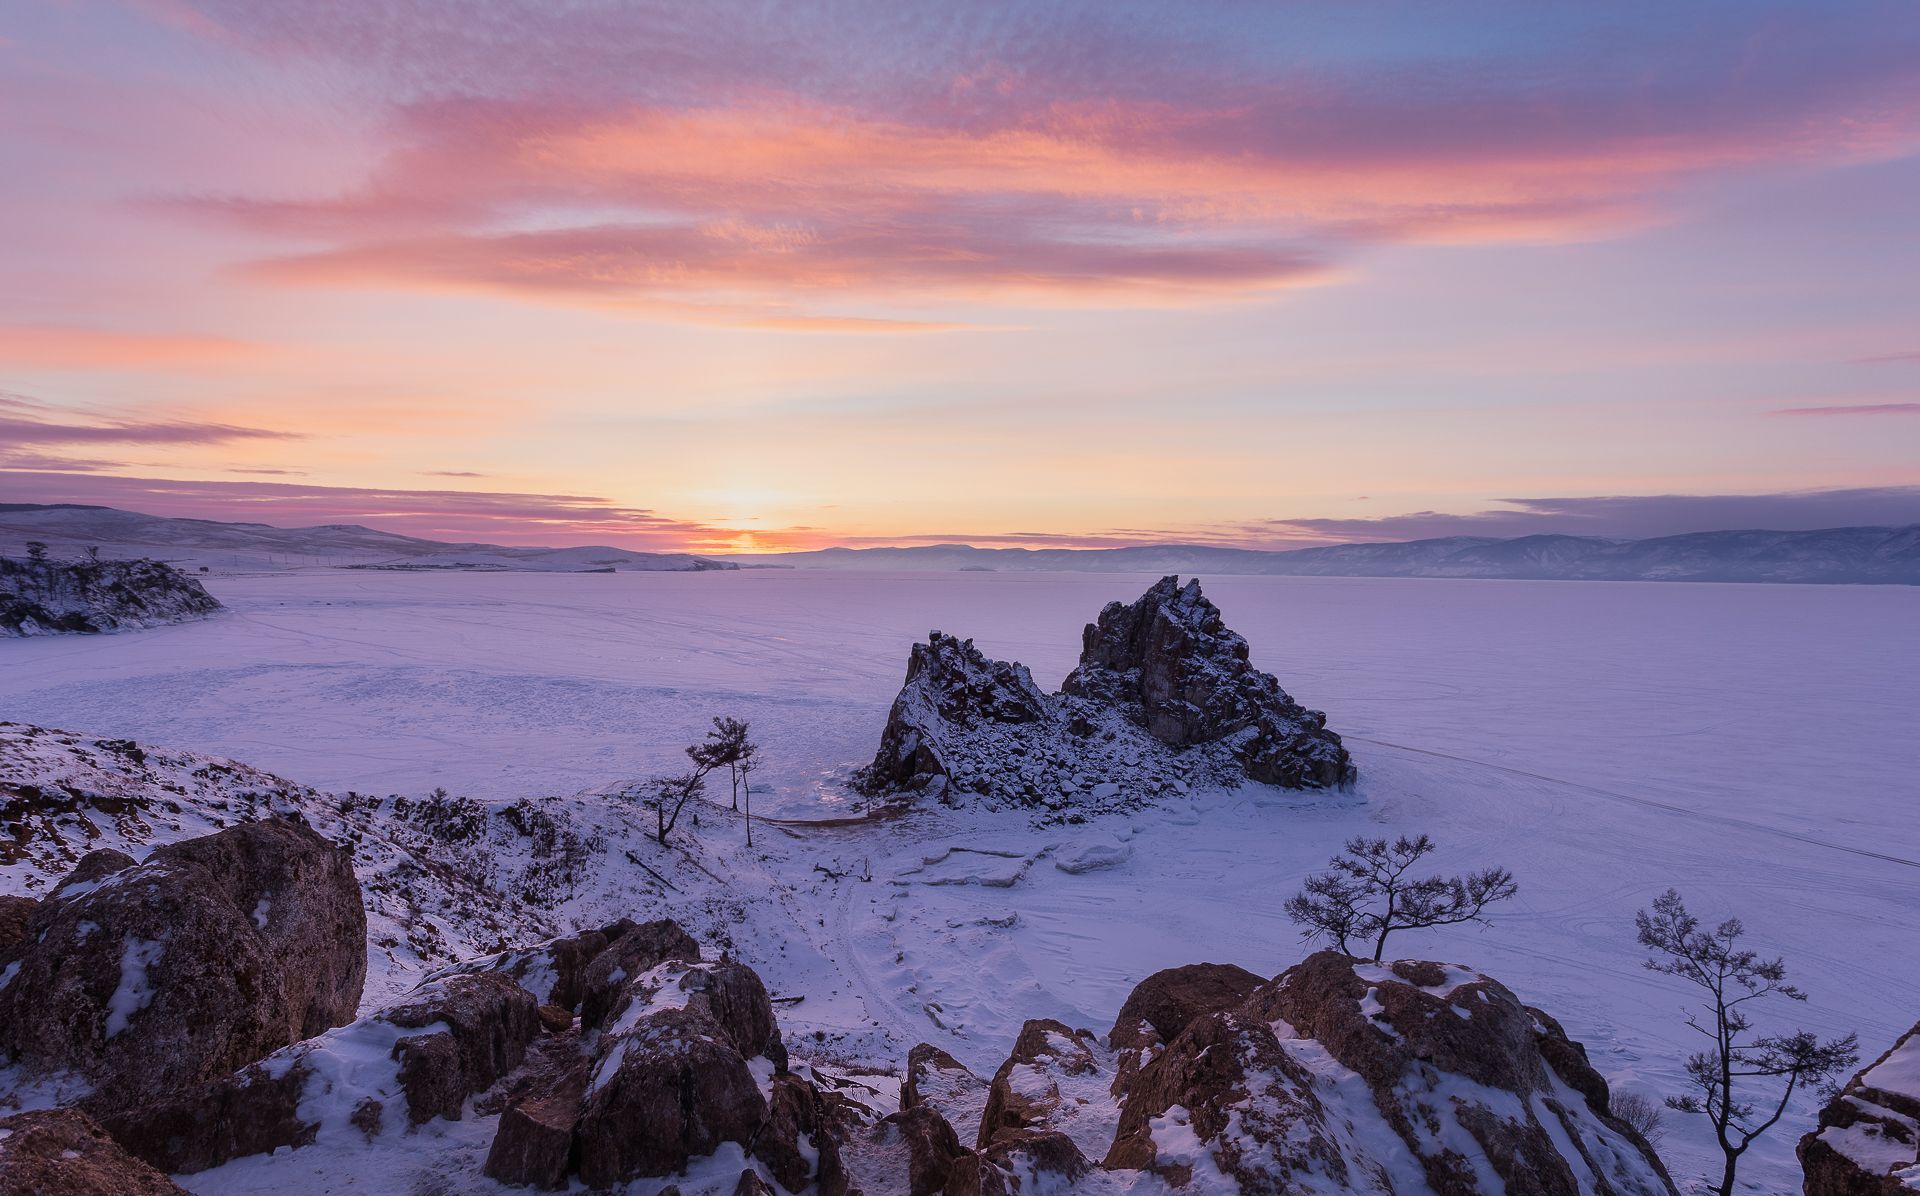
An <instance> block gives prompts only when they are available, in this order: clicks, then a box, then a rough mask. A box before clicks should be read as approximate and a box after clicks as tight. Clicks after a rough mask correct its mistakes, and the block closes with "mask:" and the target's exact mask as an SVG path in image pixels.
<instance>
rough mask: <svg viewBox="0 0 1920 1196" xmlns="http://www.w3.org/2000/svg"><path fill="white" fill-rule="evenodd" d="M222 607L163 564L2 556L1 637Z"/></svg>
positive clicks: (170, 617) (198, 614)
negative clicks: (26, 558)
mask: <svg viewBox="0 0 1920 1196" xmlns="http://www.w3.org/2000/svg"><path fill="white" fill-rule="evenodd" d="M220 609H222V608H221V606H220V603H219V601H218V600H217V599H215V598H214V596H213V595H211V594H209V593H207V591H206V588H205V587H204V586H202V585H201V584H200V583H199V582H197V581H195V580H194V579H192V578H191V577H188V576H187V575H186V574H184V573H182V572H180V571H179V570H178V569H175V568H174V567H173V566H172V565H168V564H164V563H163V562H160V561H36V560H20V559H16V558H12V557H0V638H6V637H10V636H29V635H59V634H62V633H87V632H99V631H124V630H127V629H130V628H135V627H157V626H160V625H161V624H164V623H180V622H184V621H186V620H189V619H202V618H205V617H206V616H208V615H211V614H213V613H215V612H216V611H219V610H220Z"/></svg>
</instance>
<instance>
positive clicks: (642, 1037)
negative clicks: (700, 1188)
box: [575, 1007, 767, 1187]
mask: <svg viewBox="0 0 1920 1196" xmlns="http://www.w3.org/2000/svg"><path fill="white" fill-rule="evenodd" d="M766 1119H767V1104H766V1101H765V1100H763V1099H762V1098H761V1096H760V1087H759V1085H758V1084H756V1083H755V1082H754V1078H753V1073H752V1072H751V1071H749V1070H748V1068H747V1063H746V1060H745V1059H744V1058H743V1057H742V1056H741V1054H740V1051H739V1049H738V1048H737V1047H736V1046H735V1045H734V1042H733V1039H732V1037H731V1036H730V1035H729V1034H728V1032H727V1031H726V1030H725V1029H723V1028H722V1027H721V1026H720V1025H718V1024H717V1023H716V1022H715V1021H714V1020H713V1019H712V1018H711V1017H709V1016H707V1015H706V1014H705V1013H704V1012H703V1011H700V1010H697V1009H694V1008H691V1007H687V1008H666V1009H660V1010H657V1011H654V1012H651V1013H649V1014H647V1015H646V1016H645V1017H643V1018H639V1019H637V1020H636V1021H635V1024H634V1025H633V1026H632V1027H630V1028H620V1029H610V1030H609V1031H608V1033H607V1035H606V1036H605V1037H604V1038H603V1039H602V1040H601V1042H600V1044H599V1048H598V1057H597V1059H596V1062H595V1064H594V1072H593V1078H592V1080H591V1081H590V1085H589V1088H588V1092H587V1097H586V1101H585V1103H584V1105H583V1107H582V1109H581V1113H580V1121H579V1124H578V1126H577V1128H576V1130H575V1144H576V1148H577V1150H578V1158H579V1170H580V1178H581V1179H582V1180H584V1181H585V1182H586V1183H587V1185H588V1186H589V1187H611V1186H612V1185H614V1184H617V1183H622V1182H625V1181H627V1180H629V1179H635V1178H638V1177H642V1176H661V1175H672V1174H674V1173H675V1172H677V1171H679V1170H680V1169H681V1168H682V1167H683V1166H685V1165H686V1162H687V1160H688V1159H691V1158H696V1157H700V1156H703V1155H709V1154H712V1153H713V1152H714V1150H716V1149H717V1148H718V1147H719V1146H720V1144H721V1143H723V1142H738V1143H741V1144H742V1145H745V1144H747V1143H750V1142H752V1141H753V1137H754V1134H755V1133H756V1132H757V1131H758V1130H759V1128H760V1126H761V1125H762V1124H763V1123H764V1122H765V1121H766Z"/></svg>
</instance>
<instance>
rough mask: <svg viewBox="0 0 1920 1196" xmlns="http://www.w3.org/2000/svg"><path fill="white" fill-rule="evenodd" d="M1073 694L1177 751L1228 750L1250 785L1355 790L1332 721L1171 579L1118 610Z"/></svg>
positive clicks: (1087, 655) (1104, 618) (1092, 635)
mask: <svg viewBox="0 0 1920 1196" xmlns="http://www.w3.org/2000/svg"><path fill="white" fill-rule="evenodd" d="M1061 691H1062V692H1063V693H1066V694H1069V695H1071V696H1074V697H1079V698H1088V699H1093V700H1095V701H1099V702H1104V703H1109V704H1112V705H1114V706H1117V707H1119V708H1120V709H1121V710H1123V711H1125V712H1126V714H1127V716H1128V717H1129V718H1130V719H1131V720H1133V721H1134V722H1136V723H1138V724H1139V725H1140V726H1142V727H1144V728H1145V729H1146V731H1147V733H1148V734H1149V735H1151V736H1153V737H1154V738H1155V739H1157V740H1159V741H1160V742H1161V743H1164V744H1167V745H1169V746H1171V747H1176V748H1179V747H1194V746H1198V745H1201V744H1213V743H1227V744H1230V745H1231V747H1232V750H1233V753H1234V755H1235V756H1236V757H1238V759H1239V760H1240V762H1241V764H1242V765H1243V766H1244V767H1245V768H1246V773H1247V776H1248V777H1250V778H1252V779H1253V780H1256V781H1262V782H1264V783H1266V784H1269V785H1283V786H1286V787H1287V788H1290V789H1324V788H1329V787H1332V786H1336V785H1344V784H1348V783H1350V782H1351V781H1352V780H1353V777H1354V769H1353V760H1352V758H1351V757H1350V756H1348V754H1347V751H1346V749H1345V748H1343V747H1341V746H1340V737H1339V736H1338V735H1335V734H1333V733H1332V732H1330V731H1328V730H1327V718H1326V715H1324V714H1321V713H1320V712H1319V711H1317V710H1308V709H1306V708H1305V707H1303V706H1301V705H1300V703H1298V702H1296V701H1294V700H1293V698H1291V697H1290V696H1288V694H1287V692H1286V691H1285V690H1283V689H1281V688H1280V683H1279V682H1278V681H1276V680H1275V679H1274V677H1273V675H1272V674H1270V673H1263V672H1261V671H1260V670H1258V669H1256V668H1254V667H1253V665H1252V664H1251V663H1249V650H1248V647H1247V641H1246V640H1245V639H1243V638H1241V637H1240V636H1239V635H1236V634H1235V633H1234V632H1232V631H1230V630H1228V628H1227V625H1226V623H1225V622H1224V621H1223V620H1222V619H1221V617H1220V610H1219V608H1218V607H1216V606H1214V604H1213V603H1211V602H1209V601H1207V598H1206V596H1205V595H1204V594H1202V593H1201V592H1200V582H1199V581H1198V580H1197V579H1196V580H1193V581H1189V582H1188V583H1187V584H1186V586H1185V587H1184V588H1183V587H1182V586H1181V585H1180V579H1179V578H1177V577H1163V578H1161V579H1160V580H1159V581H1158V582H1156V583H1154V585H1153V587H1152V588H1151V589H1149V590H1148V591H1147V592H1146V593H1145V594H1142V595H1141V596H1140V597H1139V599H1137V600H1136V601H1134V602H1133V603H1132V604H1131V605H1123V604H1121V603H1118V602H1110V603H1108V604H1107V607H1106V609H1105V610H1102V611H1101V612H1100V618H1099V620H1098V621H1097V622H1094V623H1089V624H1088V625H1087V629H1086V632H1085V634H1084V636H1083V639H1082V648H1081V652H1080V664H1079V667H1077V668H1075V669H1074V670H1073V672H1072V673H1070V674H1068V675H1067V679H1066V682H1065V684H1063V685H1062V686H1061Z"/></svg>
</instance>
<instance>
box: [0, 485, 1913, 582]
mask: <svg viewBox="0 0 1920 1196" xmlns="http://www.w3.org/2000/svg"><path fill="white" fill-rule="evenodd" d="M28 540H41V541H44V542H46V543H47V544H48V545H49V548H50V550H51V551H52V552H53V553H54V554H55V555H65V556H76V555H79V554H80V553H81V552H82V551H83V550H84V549H85V548H87V547H88V546H97V547H99V548H100V549H101V554H102V555H103V556H106V557H109V558H125V557H132V556H151V557H156V558H160V559H164V560H168V561H172V562H174V563H176V564H184V565H187V566H189V567H191V566H193V565H211V566H214V567H228V568H300V567H314V566H328V565H333V566H344V567H354V568H368V569H468V570H530V571H543V572H570V573H579V572H595V571H598V572H605V571H608V570H622V571H625V570H636V571H637V570H649V571H690V570H700V569H737V568H741V567H743V566H744V567H748V568H752V567H756V566H757V567H761V568H768V567H771V568H788V569H840V570H869V571H896V572H954V571H962V570H994V571H999V572H1009V573H1012V572H1019V573H1037V572H1070V573H1159V574H1166V573H1181V574H1201V575H1208V574H1212V575H1223V574H1260V575H1268V576H1279V577H1467V578H1488V579H1503V578H1504V579H1516V580H1543V581H1745V582H1801V583H1806V582H1827V583H1853V584H1885V583H1891V584H1903V585H1920V524H1916V525H1913V526H1909V527H1838V528H1827V529H1824V530H1820V531H1800V532H1774V531H1727V532H1694V533H1690V534H1688V535H1682V536H1662V537H1659V538H1658V539H1652V540H1612V539H1604V538H1601V537H1597V536H1560V535H1538V536H1520V537H1518V538H1515V539H1504V540H1503V539H1493V538H1488V537H1478V536H1451V537H1447V538H1445V539H1437V540H1409V541H1405V542H1402V543H1395V544H1336V545H1332V546H1329V547H1325V548H1299V549H1293V550H1290V551H1284V552H1275V551H1266V550H1261V549H1253V548H1217V547H1212V546H1209V545H1203V544H1153V545H1143V546H1141V547H1138V548H974V547H971V546H970V545H966V544H930V545H925V546H922V547H916V548H823V549H819V550H817V551H813V552H786V553H763V554H747V555H737V556H726V557H706V556H696V555H693V554H690V553H678V552H631V551H629V550H627V549H624V548H607V547H585V548H508V547H502V546H500V545H497V544H448V543H443V542H441V541H438V540H423V539H418V538H415V537H413V536H400V535H395V534H393V533H391V532H382V531H375V530H373V529H372V528H365V527H360V526H358V525H355V524H327V525H325V526H322V527H301V528H279V527H270V526H268V525H267V524H264V523H222V522H217V521H214V520H209V519H168V518H163V517H161V516H157V515H142V514H138V513H136V512H132V511H120V510H115V509H114V508H112V507H86V506H72V505H45V506H42V505H35V504H26V503H15V504H4V503H0V555H18V554H20V553H21V552H23V551H24V546H25V542H26V541H28Z"/></svg>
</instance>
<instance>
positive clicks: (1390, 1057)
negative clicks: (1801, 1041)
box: [1106, 951, 1674, 1196]
mask: <svg viewBox="0 0 1920 1196" xmlns="http://www.w3.org/2000/svg"><path fill="white" fill-rule="evenodd" d="M1150 1049H1151V1048H1150ZM1607 1101H1608V1094H1607V1086H1606V1082H1605V1081H1604V1080H1603V1079H1602V1078H1601V1077H1600V1076H1599V1075H1598V1073H1596V1072H1594V1071H1593V1069H1592V1068H1591V1067H1590V1066H1588V1065H1587V1063H1586V1056H1585V1052H1584V1051H1583V1050H1581V1049H1580V1047H1579V1044H1577V1043H1574V1042H1572V1041H1571V1040H1569V1039H1568V1038H1567V1037H1566V1034H1565V1032H1564V1031H1562V1030H1561V1028H1560V1026H1559V1025H1558V1024H1557V1023H1556V1022H1554V1021H1553V1019H1552V1018H1550V1017H1548V1016H1547V1015H1546V1014H1544V1013H1542V1012H1540V1011H1539V1010H1537V1009H1532V1008H1529V1007H1527V1006H1526V1005H1523V1004H1522V1003H1521V1002H1520V1001H1519V999H1518V998H1516V997H1515V996H1514V995H1513V994H1512V993H1511V992H1509V991H1507V989H1506V988H1504V987H1503V986H1502V985H1500V984H1499V983H1498V982H1497V981H1494V980H1492V979H1489V978H1488V977H1486V976H1482V975H1479V974H1478V973H1474V972H1471V971H1468V970H1467V969H1464V968H1459V967H1455V966H1451V965H1445V964H1437V963H1426V962H1419V961H1401V962H1398V963H1394V964H1391V965H1382V964H1372V963H1363V962H1361V961H1359V960H1355V959H1353V958H1350V957H1348V956H1345V955H1341V954H1338V953H1336V952H1332V951H1323V952H1320V953H1319V954H1317V955H1314V956H1311V957H1309V958H1308V959H1306V960H1305V961H1303V962H1302V963H1300V964H1297V965H1295V966H1294V967H1292V968H1290V969H1288V970H1287V971H1286V972H1285V973H1283V974H1282V975H1280V976H1279V977H1278V978H1276V979H1275V980H1273V981H1272V982H1271V983H1268V984H1263V985H1261V986H1260V987H1259V988H1257V989H1255V990H1254V991H1253V992H1252V994H1251V995H1249V996H1248V998H1247V999H1246V1000H1245V1001H1244V1002H1242V1003H1240V1004H1239V1005H1237V1006H1236V1007H1234V1008H1231V1009H1223V1010H1218V1011H1216V1012H1213V1013H1209V1014H1206V1015H1204V1016H1201V1017H1197V1018H1195V1019H1193V1020H1192V1021H1191V1022H1189V1023H1188V1025H1187V1026H1186V1027H1185V1028H1184V1029H1183V1030H1181V1031H1180V1032H1179V1033H1178V1034H1177V1035H1175V1036H1174V1038H1173V1039H1172V1040H1171V1041H1170V1042H1168V1043H1167V1044H1166V1045H1165V1047H1164V1048H1160V1049H1157V1051H1156V1053H1153V1054H1152V1057H1151V1058H1148V1059H1146V1060H1145V1061H1144V1062H1142V1063H1141V1064H1140V1066H1139V1068H1138V1071H1137V1074H1135V1075H1133V1076H1132V1077H1131V1079H1130V1082H1129V1083H1127V1084H1126V1085H1125V1086H1124V1092H1123V1099H1122V1103H1121V1110H1120V1118H1119V1124H1118V1127H1117V1133H1116V1137H1115V1141H1114V1143H1113V1147H1112V1149H1111V1150H1110V1151H1109V1152H1108V1153H1107V1156H1106V1166H1107V1167H1109V1168H1114V1169H1137V1170H1150V1171H1153V1172H1156V1173H1158V1174H1159V1175H1161V1176H1162V1177H1163V1178H1165V1179H1167V1180H1168V1181H1169V1182H1171V1183H1175V1184H1186V1183H1189V1182H1194V1181H1196V1180H1199V1179H1201V1178H1202V1177H1207V1178H1208V1180H1209V1183H1210V1184H1213V1185H1216V1186H1218V1185H1238V1187H1239V1189H1240V1190H1244V1191H1288V1192H1301V1193H1309V1192H1313V1193H1319V1192H1325V1193H1333V1192H1341V1193H1348V1192H1352V1193H1379V1194H1381V1196H1386V1194H1388V1193H1404V1192H1410V1191H1415V1192H1427V1191H1431V1192H1434V1193H1438V1194H1440V1196H1470V1194H1475V1193H1484V1192H1501V1191H1506V1192H1521V1191H1524V1192H1534V1193H1542V1194H1549V1193H1556V1194H1557V1193H1566V1194H1567V1196H1572V1194H1574V1193H1579V1192H1607V1193H1612V1194H1613V1196H1673V1193H1674V1188H1673V1185H1672V1182H1671V1180H1669V1179H1668V1177H1667V1174H1666V1171H1665V1169H1664V1168H1663V1167H1662V1166H1661V1164H1660V1162H1659V1160H1658V1158H1657V1156H1655V1154H1654V1153H1653V1151H1652V1149H1651V1148H1650V1147H1649V1146H1648V1145H1647V1143H1646V1142H1645V1140H1644V1139H1642V1138H1641V1137H1640V1135H1639V1134H1638V1133H1636V1132H1635V1131H1634V1130H1633V1129H1632V1128H1631V1127H1630V1126H1628V1125H1627V1124H1626V1123H1624V1122H1622V1121H1620V1120H1619V1119H1617V1118H1615V1117H1614V1116H1613V1115H1612V1114H1611V1113H1610V1112H1609V1111H1608V1105H1607Z"/></svg>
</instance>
